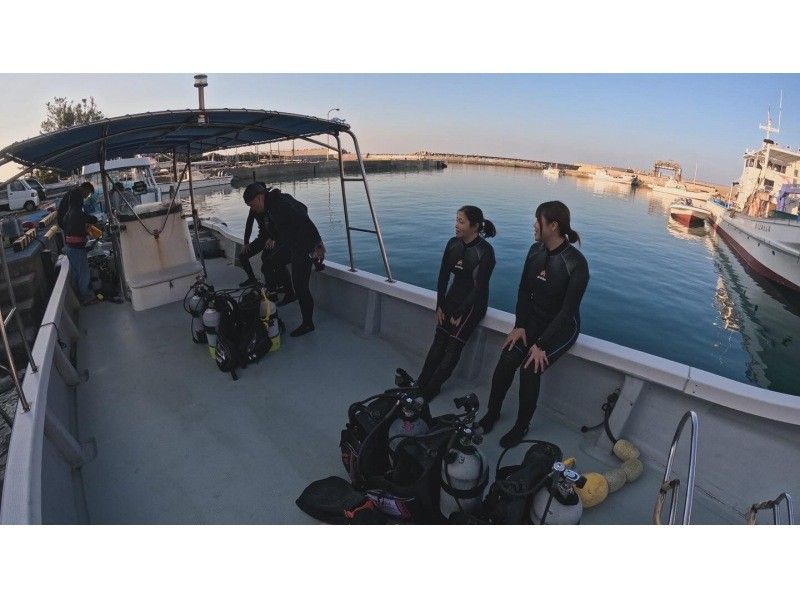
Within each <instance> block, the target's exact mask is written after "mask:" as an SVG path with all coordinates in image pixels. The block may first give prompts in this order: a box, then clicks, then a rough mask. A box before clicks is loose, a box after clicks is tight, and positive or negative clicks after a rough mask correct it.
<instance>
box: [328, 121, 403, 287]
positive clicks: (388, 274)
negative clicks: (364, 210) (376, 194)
mask: <svg viewBox="0 0 800 598" xmlns="http://www.w3.org/2000/svg"><path fill="white" fill-rule="evenodd" d="M347 134H348V135H350V138H351V139H352V140H353V146H354V147H355V150H356V158H357V159H358V167H359V169H360V170H361V178H362V180H363V181H364V191H366V193H367V204H368V205H369V213H370V215H371V216H372V224H373V226H374V227H375V233H376V234H377V236H378V246H379V247H380V250H381V259H382V260H383V267H384V269H385V270H386V281H387V282H394V279H393V278H392V271H391V269H390V268H389V257H388V256H387V255H386V246H385V245H384V244H383V233H381V227H380V224H378V215H377V214H376V213H375V208H374V206H373V205H372V196H371V195H370V193H369V185H368V184H367V171H366V169H365V168H364V159H363V158H362V157H361V149H360V148H359V146H358V139H356V136H355V134H354V133H353V132H352V131H350V130H349V129H348V130H347ZM337 139H338V135H337ZM339 147H340V148H341V146H339ZM340 157H341V154H340ZM340 163H341V162H340ZM342 176H343V177H344V170H342ZM342 185H344V183H342ZM348 234H349V232H348Z"/></svg>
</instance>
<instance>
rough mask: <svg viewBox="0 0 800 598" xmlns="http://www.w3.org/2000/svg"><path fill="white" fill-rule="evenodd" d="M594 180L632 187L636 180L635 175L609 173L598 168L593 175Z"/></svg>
mask: <svg viewBox="0 0 800 598" xmlns="http://www.w3.org/2000/svg"><path fill="white" fill-rule="evenodd" d="M594 178H595V180H598V181H608V182H610V183H619V184H621V185H632V184H633V182H634V181H635V180H636V175H635V174H630V173H627V172H614V173H612V172H609V171H608V170H607V169H605V168H598V169H597V170H596V171H595V173H594Z"/></svg>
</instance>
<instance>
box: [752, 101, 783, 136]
mask: <svg viewBox="0 0 800 598" xmlns="http://www.w3.org/2000/svg"><path fill="white" fill-rule="evenodd" d="M782 112H783V90H782V89H781V99H780V104H779V105H778V126H777V127H773V126H772V116H771V114H770V108H769V106H767V124H766V125H758V128H759V129H761V130H762V131H765V132H766V133H767V139H769V134H770V133H780V132H781V113H782Z"/></svg>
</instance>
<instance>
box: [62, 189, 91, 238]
mask: <svg viewBox="0 0 800 598" xmlns="http://www.w3.org/2000/svg"><path fill="white" fill-rule="evenodd" d="M92 193H94V185H92V184H91V183H90V182H89V181H86V182H83V183H81V184H80V185H78V186H77V187H73V188H72V189H70V190H69V191H67V192H66V193H65V194H64V196H63V197H62V198H61V201H60V202H58V208H57V210H56V212H57V214H58V215H57V216H56V218H57V220H58V226H59V227H61V230H64V215H65V214H66V213H67V210H68V209H69V206H70V198H72V197H79V198H80V200H81V206H83V202H85V201H86V200H87V199H88V198H89V196H90V195H91V194H92Z"/></svg>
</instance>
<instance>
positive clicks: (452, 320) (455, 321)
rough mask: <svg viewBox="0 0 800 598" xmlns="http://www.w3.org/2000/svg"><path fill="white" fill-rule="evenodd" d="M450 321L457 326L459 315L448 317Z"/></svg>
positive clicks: (459, 321) (459, 322)
mask: <svg viewBox="0 0 800 598" xmlns="http://www.w3.org/2000/svg"><path fill="white" fill-rule="evenodd" d="M450 323H451V324H452V325H453V326H458V325H459V324H461V316H458V317H455V316H453V317H452V318H450Z"/></svg>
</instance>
